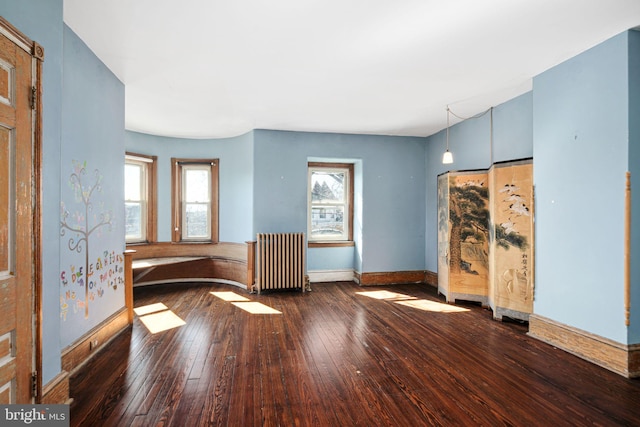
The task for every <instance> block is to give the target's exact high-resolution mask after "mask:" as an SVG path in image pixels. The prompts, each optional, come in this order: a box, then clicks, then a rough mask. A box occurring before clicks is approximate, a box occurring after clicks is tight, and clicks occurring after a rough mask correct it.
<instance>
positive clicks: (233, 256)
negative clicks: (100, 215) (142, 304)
mask: <svg viewBox="0 0 640 427" xmlns="http://www.w3.org/2000/svg"><path fill="white" fill-rule="evenodd" d="M250 246H251V245H247V244H245V243H227V242H220V243H169V242H160V243H150V244H139V245H129V246H127V251H128V252H129V253H130V254H131V258H132V263H131V269H132V277H133V286H143V285H153V284H160V283H172V282H194V281H211V282H219V283H228V284H230V285H234V286H238V287H241V288H243V289H251V287H252V286H253V259H252V255H251V254H249V247H250ZM133 251H135V252H133ZM250 258H251V261H250V262H247V261H248V260H249V259H250Z"/></svg>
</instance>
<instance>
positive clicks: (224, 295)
mask: <svg viewBox="0 0 640 427" xmlns="http://www.w3.org/2000/svg"><path fill="white" fill-rule="evenodd" d="M209 293H210V294H211V295H213V296H216V297H218V298H220V299H221V300H224V301H249V298H246V297H243V296H242V295H238V294H236V293H235V292H231V291H227V292H209Z"/></svg>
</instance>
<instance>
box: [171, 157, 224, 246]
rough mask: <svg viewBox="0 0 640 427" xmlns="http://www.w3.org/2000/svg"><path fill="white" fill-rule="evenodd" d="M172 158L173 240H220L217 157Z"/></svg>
mask: <svg viewBox="0 0 640 427" xmlns="http://www.w3.org/2000/svg"><path fill="white" fill-rule="evenodd" d="M172 162H173V169H174V172H173V177H174V180H173V181H174V182H173V204H174V206H173V208H174V215H173V228H174V233H173V241H217V240H218V160H217V159H208V160H185V159H172Z"/></svg>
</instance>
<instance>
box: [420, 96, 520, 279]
mask: <svg viewBox="0 0 640 427" xmlns="http://www.w3.org/2000/svg"><path fill="white" fill-rule="evenodd" d="M532 100H533V95H532V93H531V92H528V93H525V94H523V95H520V96H518V97H516V98H514V99H512V100H510V101H508V102H505V103H504V104H501V105H498V106H497V107H495V108H494V109H493V144H492V143H491V113H490V112H487V113H486V114H485V115H483V116H481V117H478V118H474V119H469V120H465V121H463V122H460V123H458V124H456V125H454V126H452V127H450V128H449V150H450V151H451V152H452V153H453V159H454V163H453V164H451V165H443V164H442V153H444V151H445V149H446V145H447V144H446V140H447V139H446V129H445V130H442V131H441V132H439V133H437V134H435V135H432V136H430V137H428V138H426V171H427V173H426V200H427V204H426V249H425V253H426V261H425V263H426V269H427V270H430V271H434V272H435V271H437V269H438V216H437V212H438V194H437V192H438V191H437V190H438V175H440V174H441V173H443V172H447V171H456V170H473V169H488V168H489V167H490V166H491V164H492V163H495V162H501V161H507V160H515V159H523V158H529V157H532V155H533V135H532ZM451 111H453V112H454V113H455V108H453V107H451ZM492 145H493V146H492Z"/></svg>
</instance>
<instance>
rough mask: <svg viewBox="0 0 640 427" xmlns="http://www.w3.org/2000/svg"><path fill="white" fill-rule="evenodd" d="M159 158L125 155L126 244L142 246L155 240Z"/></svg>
mask: <svg viewBox="0 0 640 427" xmlns="http://www.w3.org/2000/svg"><path fill="white" fill-rule="evenodd" d="M155 166H156V157H154V156H145V155H141V154H130V153H127V154H126V155H125V163H124V198H125V202H124V203H125V240H126V242H127V243H142V242H149V241H154V240H155V171H156V169H155Z"/></svg>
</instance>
